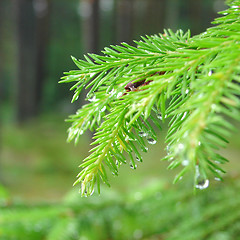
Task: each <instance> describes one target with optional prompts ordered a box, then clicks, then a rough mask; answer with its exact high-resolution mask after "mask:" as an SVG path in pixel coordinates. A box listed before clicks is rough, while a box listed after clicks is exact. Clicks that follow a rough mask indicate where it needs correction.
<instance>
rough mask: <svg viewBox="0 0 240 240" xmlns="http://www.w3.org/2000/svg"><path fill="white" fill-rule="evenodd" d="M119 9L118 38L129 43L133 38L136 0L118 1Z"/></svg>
mask: <svg viewBox="0 0 240 240" xmlns="http://www.w3.org/2000/svg"><path fill="white" fill-rule="evenodd" d="M117 10H118V12H117V40H118V42H128V43H129V42H131V41H132V39H133V16H134V11H133V10H134V0H121V1H118V5H117Z"/></svg>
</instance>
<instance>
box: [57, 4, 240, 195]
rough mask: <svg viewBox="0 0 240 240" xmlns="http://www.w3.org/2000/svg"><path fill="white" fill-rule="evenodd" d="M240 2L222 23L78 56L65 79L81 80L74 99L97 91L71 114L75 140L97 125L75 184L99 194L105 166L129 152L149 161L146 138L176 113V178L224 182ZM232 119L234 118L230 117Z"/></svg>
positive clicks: (172, 127) (172, 140) (172, 149)
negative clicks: (223, 152)
mask: <svg viewBox="0 0 240 240" xmlns="http://www.w3.org/2000/svg"><path fill="white" fill-rule="evenodd" d="M239 6H240V1H239V0H238V1H234V2H233V3H232V4H230V8H229V9H228V10H226V11H223V12H222V14H223V16H222V17H220V18H218V19H216V20H215V22H214V23H215V24H218V25H216V26H214V27H212V28H209V29H207V31H206V32H204V33H202V34H200V35H197V36H194V37H191V36H190V32H189V31H188V32H186V33H183V31H181V30H179V31H177V32H176V33H173V32H172V31H171V30H168V31H166V30H165V31H164V34H159V35H153V36H145V37H142V39H141V40H140V41H134V42H135V44H136V45H135V46H131V45H129V44H127V43H122V44H121V45H118V46H110V47H108V48H105V49H104V50H103V51H102V53H103V55H96V54H88V55H86V56H85V60H77V59H75V58H74V57H73V61H74V62H75V64H76V65H77V67H78V68H79V70H75V71H70V72H69V73H66V76H64V77H63V78H62V80H61V81H60V82H75V84H74V85H73V87H72V88H71V90H74V96H73V99H72V101H76V100H77V99H78V97H79V94H80V92H81V90H82V89H83V88H86V89H89V92H88V94H87V96H86V99H87V100H88V101H89V103H88V104H86V105H84V106H83V107H82V108H81V109H79V110H78V111H77V112H76V114H75V115H71V116H70V118H69V120H68V121H70V122H72V126H71V127H70V128H69V136H68V140H69V141H71V140H73V139H75V142H77V141H78V139H79V137H80V135H82V134H83V133H84V132H85V131H86V130H87V129H90V130H92V131H93V130H95V131H96V133H95V135H94V137H93V138H94V140H95V141H94V142H93V145H95V147H94V148H93V149H92V150H91V154H90V155H89V156H88V157H87V158H86V159H84V162H83V163H82V164H81V165H80V167H82V171H81V172H80V173H79V175H78V179H77V181H76V182H75V183H80V184H81V193H82V195H91V194H92V193H93V191H94V186H95V184H97V186H98V187H97V188H98V191H99V192H100V179H102V181H103V182H105V183H106V184H108V185H109V183H108V179H107V173H106V170H105V167H104V166H107V167H108V168H109V170H110V171H111V172H112V173H113V174H114V175H117V174H118V169H119V167H120V165H121V164H122V163H126V162H127V161H126V155H128V156H129V159H130V165H131V167H132V168H135V167H136V161H142V158H141V154H140V152H139V150H142V151H146V150H147V147H146V141H145V138H146V140H147V141H148V142H149V143H151V144H154V143H156V140H157V134H156V132H155V130H154V126H157V127H158V128H159V129H161V122H164V121H165V119H169V129H168V134H167V136H166V143H167V144H168V146H167V151H168V154H167V156H166V157H165V158H164V159H165V160H168V161H169V162H170V164H169V168H171V169H172V168H176V167H178V166H182V170H181V171H180V173H179V174H178V175H177V176H176V178H175V180H174V182H176V181H178V180H179V179H181V178H182V176H183V175H184V174H185V173H186V172H189V171H193V172H194V176H195V177H194V179H195V180H194V182H195V184H194V186H195V188H199V189H203V188H206V187H207V186H208V185H209V180H208V175H209V172H212V174H213V175H214V176H215V178H216V179H217V180H219V179H222V176H221V173H222V172H224V170H223V169H222V167H221V166H220V165H221V164H223V163H225V162H226V161H227V160H226V159H225V158H224V157H222V156H221V155H220V154H219V153H218V151H217V150H218V149H219V148H221V147H225V146H226V144H227V143H228V140H227V139H229V137H230V133H231V131H232V130H233V129H234V127H233V125H232V124H231V123H230V120H229V119H236V120H239V119H240V111H239V107H240V100H239V95H240V87H239V84H240V77H239V76H240V64H239V62H240V44H239V43H240V34H239V32H240V17H239V16H240V15H239V14H240V8H239ZM226 117H227V118H226Z"/></svg>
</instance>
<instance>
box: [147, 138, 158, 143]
mask: <svg viewBox="0 0 240 240" xmlns="http://www.w3.org/2000/svg"><path fill="white" fill-rule="evenodd" d="M147 141H148V143H149V144H155V143H156V142H157V141H156V140H155V139H153V138H147Z"/></svg>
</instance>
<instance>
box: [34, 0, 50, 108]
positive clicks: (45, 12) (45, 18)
mask: <svg viewBox="0 0 240 240" xmlns="http://www.w3.org/2000/svg"><path fill="white" fill-rule="evenodd" d="M34 2H35V4H34V10H35V13H36V28H35V29H36V85H35V99H34V101H35V103H36V113H39V111H40V104H41V100H42V93H43V84H44V79H45V77H46V61H45V60H46V51H47V46H48V40H49V25H50V24H49V23H50V21H49V17H50V7H49V5H50V0H37V1H36V0H35V1H34Z"/></svg>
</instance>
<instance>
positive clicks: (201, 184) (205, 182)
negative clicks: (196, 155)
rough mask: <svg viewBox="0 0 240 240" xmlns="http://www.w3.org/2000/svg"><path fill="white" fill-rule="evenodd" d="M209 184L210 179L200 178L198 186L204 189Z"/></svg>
mask: <svg viewBox="0 0 240 240" xmlns="http://www.w3.org/2000/svg"><path fill="white" fill-rule="evenodd" d="M208 186H209V180H208V179H198V181H197V184H196V188H198V189H200V190H202V189H205V188H207V187H208Z"/></svg>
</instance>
